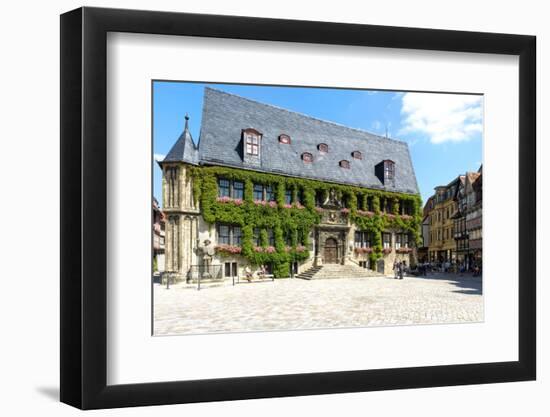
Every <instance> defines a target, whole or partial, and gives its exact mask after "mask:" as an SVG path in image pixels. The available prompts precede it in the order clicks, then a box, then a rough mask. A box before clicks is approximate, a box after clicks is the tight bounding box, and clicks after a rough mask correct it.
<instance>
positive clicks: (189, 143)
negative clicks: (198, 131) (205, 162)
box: [161, 114, 199, 164]
mask: <svg viewBox="0 0 550 417" xmlns="http://www.w3.org/2000/svg"><path fill="white" fill-rule="evenodd" d="M176 161H178V162H181V161H183V162H188V163H190V164H198V163H199V152H198V149H197V147H196V146H195V142H193V138H192V136H191V132H190V131H189V116H188V115H187V114H186V115H185V128H184V129H183V133H182V134H181V135H180V137H179V139H178V140H177V141H176V143H174V146H172V149H170V152H168V155H166V157H165V158H164V159H163V160H162V161H161V162H176Z"/></svg>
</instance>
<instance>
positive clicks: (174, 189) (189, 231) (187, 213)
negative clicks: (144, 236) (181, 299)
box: [159, 115, 199, 281]
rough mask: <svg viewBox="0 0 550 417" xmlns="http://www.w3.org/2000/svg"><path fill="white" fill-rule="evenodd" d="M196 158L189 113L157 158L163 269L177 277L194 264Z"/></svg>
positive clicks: (181, 277) (196, 237) (197, 214)
mask: <svg viewBox="0 0 550 417" xmlns="http://www.w3.org/2000/svg"><path fill="white" fill-rule="evenodd" d="M196 159H198V151H197V147H196V146H195V144H194V142H193V138H192V137H191V133H190V132H189V116H187V115H186V116H185V128H184V131H183V133H182V134H181V136H180V138H179V139H178V141H177V142H176V143H175V144H174V146H173V147H172V149H171V150H170V152H168V155H166V158H164V160H163V161H161V162H159V165H160V167H161V169H162V196H163V210H164V213H165V214H166V241H165V245H166V260H165V262H166V266H165V268H166V271H167V272H172V273H173V274H174V277H175V278H176V280H177V281H181V280H185V279H187V275H188V272H189V270H190V269H191V267H192V266H193V265H197V264H198V261H197V246H198V243H197V242H198V238H199V207H198V205H195V201H194V198H193V184H192V182H193V180H192V178H191V176H190V172H189V170H190V166H191V165H194V164H195V163H196V161H195V160H196Z"/></svg>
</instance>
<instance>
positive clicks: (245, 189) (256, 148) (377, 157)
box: [159, 88, 422, 280]
mask: <svg viewBox="0 0 550 417" xmlns="http://www.w3.org/2000/svg"><path fill="white" fill-rule="evenodd" d="M188 122H189V120H188V117H187V116H186V121H185V128H184V131H183V133H182V134H181V136H180V137H179V139H178V140H177V141H176V143H175V144H174V146H173V147H172V149H171V150H170V152H169V153H168V155H167V156H166V158H165V159H164V160H163V161H161V162H159V165H160V167H161V169H162V171H163V211H164V213H165V215H166V270H167V271H173V273H174V274H176V276H177V277H178V278H179V279H187V280H190V279H195V278H196V275H197V274H203V275H204V276H206V277H210V276H211V277H213V278H222V277H227V276H229V277H230V276H232V275H235V274H238V275H240V276H242V275H243V269H244V268H245V267H247V266H248V267H250V268H251V270H252V271H254V270H256V269H258V268H259V266H260V265H265V266H266V268H267V270H268V271H269V272H272V273H273V274H274V275H275V276H277V277H284V276H289V275H290V274H304V275H303V276H305V277H310V276H313V277H314V278H315V277H318V276H322V273H321V272H320V271H321V270H322V268H323V266H325V265H327V264H331V266H332V268H333V269H332V270H333V271H338V268H336V269H334V268H335V265H340V266H342V267H344V266H345V267H346V268H343V269H342V271H343V272H342V273H343V274H348V273H349V274H352V275H353V274H355V273H358V272H360V271H363V273H364V274H369V270H375V271H378V272H381V273H391V266H392V265H393V262H394V260H396V259H400V260H404V261H406V262H407V264H408V265H410V263H411V262H414V257H413V256H411V255H413V254H414V252H413V249H414V247H415V245H416V243H417V242H418V241H420V223H421V221H422V216H421V213H420V210H421V200H420V197H419V191H418V185H417V182H416V177H415V173H414V168H413V165H412V161H411V157H410V154H409V149H408V146H407V144H406V143H404V142H401V141H397V140H393V139H388V138H384V137H381V136H377V135H374V134H371V133H368V132H365V131H362V130H358V129H352V128H349V127H346V126H342V125H338V124H336V123H331V122H327V121H324V120H319V119H315V118H313V117H310V116H307V115H303V114H299V113H295V112H292V111H288V110H285V109H282V108H278V107H275V106H271V105H267V104H262V103H259V102H256V101H253V100H249V99H246V98H243V97H239V96H236V95H232V94H228V93H225V92H222V91H219V90H215V89H211V88H206V89H205V94H204V104H203V114H202V125H201V130H200V140H199V144H198V146H197V145H195V143H194V141H193V139H192V137H191V134H190V132H189V127H188ZM360 267H362V268H363V269H360ZM205 271H207V272H205ZM354 276H355V275H354Z"/></svg>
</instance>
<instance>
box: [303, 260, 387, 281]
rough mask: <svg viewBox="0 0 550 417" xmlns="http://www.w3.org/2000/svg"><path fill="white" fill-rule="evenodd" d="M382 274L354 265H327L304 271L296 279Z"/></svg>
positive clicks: (357, 276)
mask: <svg viewBox="0 0 550 417" xmlns="http://www.w3.org/2000/svg"><path fill="white" fill-rule="evenodd" d="M380 276H383V275H382V274H380V273H378V272H375V271H372V270H370V269H367V268H361V267H359V266H355V265H349V264H348V265H338V264H327V265H322V266H316V267H312V268H310V269H308V270H307V271H304V272H302V273H300V274H298V275H296V278H302V279H307V280H311V279H331V278H368V277H380Z"/></svg>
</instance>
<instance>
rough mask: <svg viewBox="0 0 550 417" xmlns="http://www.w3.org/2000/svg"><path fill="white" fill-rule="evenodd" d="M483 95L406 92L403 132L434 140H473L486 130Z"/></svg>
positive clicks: (403, 99)
mask: <svg viewBox="0 0 550 417" xmlns="http://www.w3.org/2000/svg"><path fill="white" fill-rule="evenodd" d="M482 100H483V99H482V97H480V96H473V95H460V94H433V93H405V94H404V95H403V97H402V107H401V116H402V122H401V125H402V127H401V130H400V131H399V134H401V135H403V134H407V133H417V134H423V135H426V136H427V137H428V138H429V140H430V141H431V142H432V143H443V142H461V141H466V140H470V139H472V138H473V137H475V136H476V135H477V134H479V133H481V131H482V130H483V120H482V117H483V112H482Z"/></svg>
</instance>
